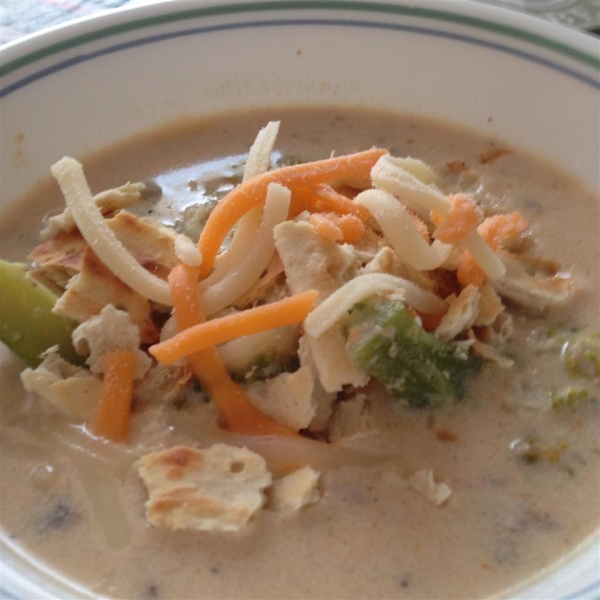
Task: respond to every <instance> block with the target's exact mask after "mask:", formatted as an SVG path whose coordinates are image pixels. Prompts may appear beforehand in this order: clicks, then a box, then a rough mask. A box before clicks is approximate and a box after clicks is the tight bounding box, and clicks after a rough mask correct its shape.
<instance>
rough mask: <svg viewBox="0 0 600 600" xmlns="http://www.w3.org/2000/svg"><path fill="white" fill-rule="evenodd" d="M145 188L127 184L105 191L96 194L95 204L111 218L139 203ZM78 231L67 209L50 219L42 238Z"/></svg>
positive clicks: (141, 184) (144, 186)
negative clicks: (127, 207)
mask: <svg viewBox="0 0 600 600" xmlns="http://www.w3.org/2000/svg"><path fill="white" fill-rule="evenodd" d="M145 188H146V185H145V184H144V183H126V184H125V185H122V186H121V187H118V188H114V189H110V190H104V191H103V192H100V193H99V194H96V195H95V196H94V202H95V203H96V206H98V208H99V209H100V211H101V212H102V214H103V215H104V216H105V217H106V216H110V215H113V214H114V213H116V212H117V211H118V210H120V209H122V208H124V207H126V206H129V205H130V204H134V203H135V202H137V201H138V200H139V199H140V198H141V197H142V193H143V192H144V190H145ZM76 229H77V224H76V223H75V219H74V218H73V215H72V214H71V211H70V210H69V208H68V207H67V208H65V209H64V210H63V212H62V213H60V214H59V215H55V216H53V217H48V219H47V224H46V227H45V228H44V229H43V231H42V232H41V238H42V240H47V239H49V238H50V237H53V236H56V235H57V234H60V233H62V232H71V231H75V230H76Z"/></svg>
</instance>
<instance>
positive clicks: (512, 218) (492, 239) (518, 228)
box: [477, 211, 529, 250]
mask: <svg viewBox="0 0 600 600" xmlns="http://www.w3.org/2000/svg"><path fill="white" fill-rule="evenodd" d="M527 227H529V223H527V221H526V220H525V219H524V218H523V216H522V215H521V213H519V212H516V211H515V212H511V213H507V214H504V215H493V216H491V217H488V218H487V219H486V220H485V221H484V222H483V223H482V224H481V225H480V226H479V227H478V228H477V232H478V233H479V235H480V236H481V237H482V238H483V239H484V240H485V241H486V242H487V243H488V244H489V245H490V247H491V248H492V250H498V248H500V246H502V244H503V243H504V242H506V241H507V240H510V239H513V238H516V237H518V236H520V235H521V234H522V233H523V232H524V231H525V230H526V229H527Z"/></svg>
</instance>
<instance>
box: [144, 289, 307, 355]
mask: <svg viewBox="0 0 600 600" xmlns="http://www.w3.org/2000/svg"><path fill="white" fill-rule="evenodd" d="M318 295H319V292H317V291H316V290H309V291H307V292H302V293H300V294H296V295H295V296H290V297H288V298H284V299H283V300H279V301H277V302H272V303H270V304H264V305H262V306H256V307H254V308H249V309H247V310H244V311H242V312H239V313H235V314H232V315H227V316H225V317H220V318H217V319H212V320H210V321H206V322H204V323H199V324H197V325H194V326H192V327H189V328H187V329H185V330H184V331H181V332H180V333H178V334H177V335H175V336H173V337H172V338H171V339H169V340H166V341H164V342H161V343H160V344H155V345H154V346H151V347H150V349H149V352H150V354H152V355H153V356H154V358H156V360H157V361H158V362H159V363H161V364H163V365H170V364H172V363H173V362H175V361H176V360H179V359H180V358H183V357H185V356H189V355H190V354H194V353H195V352H198V351H200V350H205V349H206V348H210V347H212V346H217V345H219V344H223V343H225V342H229V341H230V340H234V339H236V338H240V337H243V336H245V335H252V334H255V333H260V332H262V331H268V330H269V329H277V328H278V327H283V326H284V325H294V324H296V323H301V322H302V321H304V319H306V317H307V316H308V313H309V312H310V311H311V309H312V307H313V304H314V302H315V299H316V297H317V296H318Z"/></svg>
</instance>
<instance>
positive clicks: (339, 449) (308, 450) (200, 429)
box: [169, 411, 395, 472]
mask: <svg viewBox="0 0 600 600" xmlns="http://www.w3.org/2000/svg"><path fill="white" fill-rule="evenodd" d="M169 420H170V424H171V426H173V427H174V429H176V430H177V431H179V432H181V433H183V434H185V435H188V436H189V437H191V438H192V439H193V440H197V441H198V442H200V443H201V444H202V445H203V446H206V447H208V446H211V445H212V444H217V443H222V444H231V445H232V446H240V447H245V448H248V449H249V450H252V451H253V452H256V453H257V454H260V455H261V456H262V457H263V458H264V459H265V460H266V462H267V465H268V466H269V469H270V470H271V471H274V472H285V471H287V470H288V469H289V468H291V467H296V468H297V467H303V466H307V465H309V466H311V467H313V468H314V469H318V470H334V469H340V468H342V467H347V466H362V467H369V466H376V465H383V464H384V463H385V462H387V461H389V460H390V459H394V460H395V458H394V457H390V456H383V455H378V454H369V453H367V452H363V451H360V450H355V449H353V448H349V447H347V446H344V445H342V443H339V442H338V443H334V444H328V443H325V442H318V441H315V440H311V439H308V438H304V437H300V436H298V437H276V436H263V437H258V436H245V435H238V434H234V433H229V432H228V431H224V430H222V429H217V428H215V427H213V426H210V425H208V424H206V423H204V422H202V421H201V420H200V419H198V418H195V417H193V416H192V415H190V414H182V411H178V412H176V413H173V414H172V415H171V416H170V419H169ZM350 441H351V440H350Z"/></svg>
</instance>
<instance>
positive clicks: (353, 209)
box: [288, 183, 371, 222]
mask: <svg viewBox="0 0 600 600" xmlns="http://www.w3.org/2000/svg"><path fill="white" fill-rule="evenodd" d="M304 210H308V211H310V212H312V213H323V212H332V213H335V214H338V215H354V216H355V217H358V218H359V219H360V220H361V221H363V222H366V221H368V220H369V218H370V216H371V213H369V211H368V210H367V209H366V208H365V207H364V206H362V205H361V204H356V203H355V202H353V200H352V199H351V198H348V197H347V196H344V195H343V194H341V193H340V192H338V191H337V190H335V189H333V188H332V187H331V186H330V185H328V184H326V183H324V184H320V185H314V186H311V187H305V188H299V189H296V190H294V191H293V192H292V201H291V203H290V212H289V214H288V218H289V219H293V218H294V217H296V216H298V215H299V214H300V213H301V212H302V211H304Z"/></svg>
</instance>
